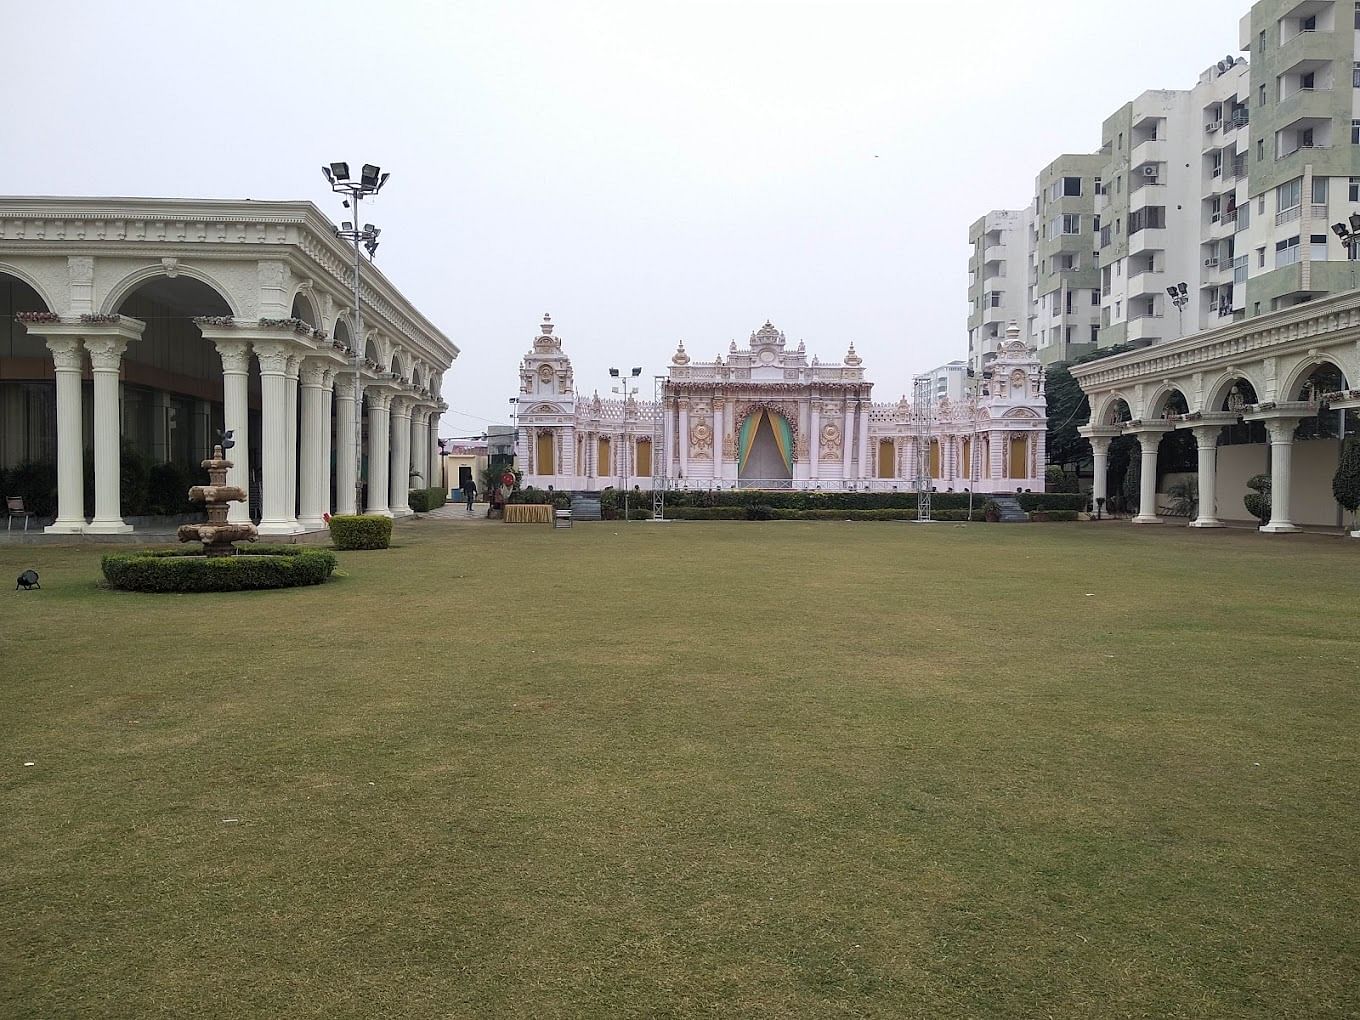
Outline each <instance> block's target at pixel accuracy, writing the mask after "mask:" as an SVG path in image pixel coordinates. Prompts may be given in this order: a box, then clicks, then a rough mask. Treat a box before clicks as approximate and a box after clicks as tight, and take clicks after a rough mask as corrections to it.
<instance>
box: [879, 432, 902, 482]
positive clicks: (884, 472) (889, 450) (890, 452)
mask: <svg viewBox="0 0 1360 1020" xmlns="http://www.w3.org/2000/svg"><path fill="white" fill-rule="evenodd" d="M896 461H897V450H896V448H895V446H894V445H893V441H892V440H891V439H880V440H879V441H878V477H879V478H892V477H894V476H895V475H896V474H897V464H896Z"/></svg>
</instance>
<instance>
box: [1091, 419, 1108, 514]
mask: <svg viewBox="0 0 1360 1020" xmlns="http://www.w3.org/2000/svg"><path fill="white" fill-rule="evenodd" d="M1089 442H1090V444H1091V461H1092V467H1091V509H1092V510H1095V509H1096V508H1097V507H1099V506H1100V503H1099V500H1102V499H1108V498H1109V493H1107V492H1106V488H1107V486H1108V483H1109V479H1108V477H1107V475H1108V474H1109V470H1110V440H1109V438H1107V437H1105V436H1091V437H1090V439H1089Z"/></svg>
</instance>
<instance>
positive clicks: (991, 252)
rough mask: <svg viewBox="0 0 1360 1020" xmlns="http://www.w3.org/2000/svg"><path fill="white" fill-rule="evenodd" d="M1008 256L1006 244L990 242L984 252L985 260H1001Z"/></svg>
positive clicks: (983, 258) (983, 259) (983, 257)
mask: <svg viewBox="0 0 1360 1020" xmlns="http://www.w3.org/2000/svg"><path fill="white" fill-rule="evenodd" d="M1005 257H1006V246H1005V245H1004V244H989V245H988V246H987V247H986V249H985V250H984V251H983V253H982V261H983V262H1000V261H1001V260H1002V259H1004V258H1005Z"/></svg>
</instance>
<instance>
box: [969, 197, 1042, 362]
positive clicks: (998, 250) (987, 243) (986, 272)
mask: <svg viewBox="0 0 1360 1020" xmlns="http://www.w3.org/2000/svg"><path fill="white" fill-rule="evenodd" d="M1030 220H1031V215H1030V211H1029V209H1028V208H1025V209H997V210H993V211H992V212H989V213H988V214H987V215H986V216H983V217H982V218H981V219H979V220H978V221H977V222H976V223H974V224H973V225H972V226H971V227H969V228H968V243H969V244H970V245H971V246H972V249H973V252H972V255H971V256H969V259H968V364H969V365H970V366H971V367H972V368H973V370H974V371H975V372H981V370H982V363H983V359H984V358H985V357H986V356H987V355H989V354H995V353H996V348H997V345H998V344H999V343H1000V342H1001V340H1002V339H1004V337H1005V336H1006V326H1007V325H1008V324H1009V323H1012V322H1017V323H1020V324H1021V325H1022V328H1023V325H1024V324H1025V322H1026V321H1027V319H1028V314H1027V305H1026V296H1025V288H1026V286H1027V282H1028V273H1029V233H1030Z"/></svg>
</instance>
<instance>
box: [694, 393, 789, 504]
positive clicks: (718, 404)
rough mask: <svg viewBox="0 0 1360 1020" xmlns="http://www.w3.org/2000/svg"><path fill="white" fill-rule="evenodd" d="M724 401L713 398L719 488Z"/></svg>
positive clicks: (715, 468) (715, 471) (715, 474)
mask: <svg viewBox="0 0 1360 1020" xmlns="http://www.w3.org/2000/svg"><path fill="white" fill-rule="evenodd" d="M724 406H725V403H724V401H723V400H722V399H721V398H720V397H714V398H713V485H714V487H717V486H719V484H720V483H721V482H722V462H723V407H724ZM797 470H798V465H797V464H794V471H795V472H797Z"/></svg>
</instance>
